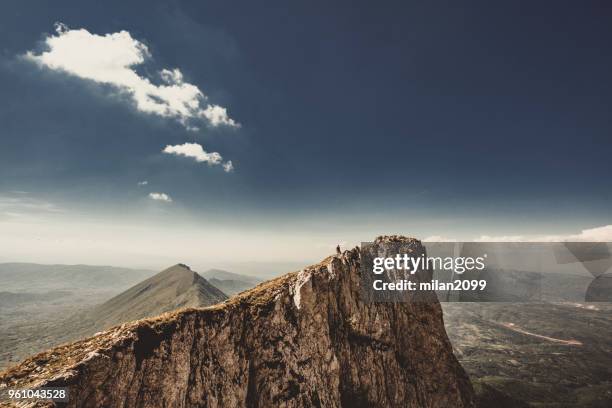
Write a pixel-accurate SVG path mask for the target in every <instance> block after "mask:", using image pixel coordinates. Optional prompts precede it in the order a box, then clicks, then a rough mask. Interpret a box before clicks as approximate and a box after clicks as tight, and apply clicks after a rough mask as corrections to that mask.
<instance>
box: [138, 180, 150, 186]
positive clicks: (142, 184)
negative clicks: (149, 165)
mask: <svg viewBox="0 0 612 408" xmlns="http://www.w3.org/2000/svg"><path fill="white" fill-rule="evenodd" d="M148 184H149V182H148V181H147V180H143V181H139V182H138V185H139V186H146V185H148Z"/></svg>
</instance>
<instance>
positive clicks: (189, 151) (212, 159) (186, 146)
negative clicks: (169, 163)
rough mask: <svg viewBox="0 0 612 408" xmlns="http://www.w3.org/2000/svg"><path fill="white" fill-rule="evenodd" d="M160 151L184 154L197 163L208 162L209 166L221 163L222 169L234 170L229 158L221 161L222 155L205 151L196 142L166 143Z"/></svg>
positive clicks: (178, 154)
mask: <svg viewBox="0 0 612 408" xmlns="http://www.w3.org/2000/svg"><path fill="white" fill-rule="evenodd" d="M162 153H166V154H173V155H175V156H184V157H189V158H191V159H194V160H195V161H197V162H198V163H208V164H209V165H210V166H215V165H222V166H223V171H225V172H226V173H229V172H231V171H233V170H234V164H233V163H232V161H231V160H229V161H227V162H225V163H223V157H222V156H221V155H220V154H219V153H217V152H211V153H209V152H207V151H205V150H204V148H203V147H202V145H200V144H198V143H183V144H182V145H174V146H172V145H167V146H166V147H165V148H164V150H162Z"/></svg>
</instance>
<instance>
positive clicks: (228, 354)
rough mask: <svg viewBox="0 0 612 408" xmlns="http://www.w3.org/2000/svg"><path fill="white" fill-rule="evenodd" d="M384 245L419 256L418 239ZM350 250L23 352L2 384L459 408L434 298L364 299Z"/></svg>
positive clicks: (82, 391) (84, 398) (169, 397)
mask: <svg viewBox="0 0 612 408" xmlns="http://www.w3.org/2000/svg"><path fill="white" fill-rule="evenodd" d="M391 240H393V241H394V242H398V240H399V241H401V242H403V244H405V245H403V246H402V248H410V251H421V252H422V251H423V248H422V246H421V244H420V242H419V241H416V240H414V239H410V238H404V237H384V238H378V239H377V240H376V243H375V245H377V246H380V247H381V248H383V249H384V246H385V245H386V244H387V243H388V242H390V241H391ZM360 259H361V257H360V250H359V249H357V248H356V249H354V250H350V251H345V252H344V253H342V254H339V255H336V256H332V257H329V258H327V259H325V260H324V261H322V262H321V263H319V264H317V265H313V266H311V267H308V268H305V269H304V270H302V271H300V272H295V273H290V274H288V275H285V276H282V277H280V278H277V279H275V280H272V281H269V282H265V283H263V284H260V285H259V286H257V287H256V288H254V289H252V290H250V291H248V292H244V293H242V294H240V295H238V296H236V297H234V298H231V299H230V300H228V301H226V302H224V303H222V304H219V305H216V306H212V307H208V308H205V309H186V310H182V311H179V312H175V313H172V314H166V315H162V316H160V317H158V318H154V319H148V320H142V321H138V322H135V323H132V324H127V325H123V326H121V327H116V328H113V329H111V330H108V331H106V332H104V333H101V334H99V335H98V336H95V337H93V338H90V339H87V340H83V341H80V342H77V343H72V344H69V345H65V346H62V347H59V348H56V349H54V350H51V351H48V352H46V353H42V354H40V355H37V356H34V357H32V358H30V359H28V360H26V361H25V362H23V363H22V364H21V365H19V366H17V367H15V368H13V369H11V370H9V371H8V372H5V373H4V374H2V375H0V385H1V386H19V387H26V386H35V385H46V386H66V387H69V389H70V402H69V403H68V406H70V407H195V406H197V407H351V408H353V407H469V406H473V398H474V396H473V390H472V386H471V384H470V382H469V380H468V378H467V376H466V374H465V372H464V371H463V369H462V368H461V366H460V365H459V363H458V362H457V360H456V359H455V357H454V356H453V354H452V349H451V345H450V342H449V340H448V338H447V336H446V332H445V330H444V325H443V321H442V311H441V308H440V304H439V303H438V302H437V301H436V302H407V303H364V302H363V301H362V300H361V298H360V293H359V292H360V288H359V285H360V278H359V275H360V273H361V272H360V267H359V266H360Z"/></svg>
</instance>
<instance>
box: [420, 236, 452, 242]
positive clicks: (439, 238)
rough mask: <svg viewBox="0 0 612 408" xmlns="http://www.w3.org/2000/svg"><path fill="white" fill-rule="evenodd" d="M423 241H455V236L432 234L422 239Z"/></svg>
mask: <svg viewBox="0 0 612 408" xmlns="http://www.w3.org/2000/svg"><path fill="white" fill-rule="evenodd" d="M422 241H423V242H457V240H456V239H455V238H448V237H445V236H442V235H432V236H430V237H427V238H425V239H423V240H422Z"/></svg>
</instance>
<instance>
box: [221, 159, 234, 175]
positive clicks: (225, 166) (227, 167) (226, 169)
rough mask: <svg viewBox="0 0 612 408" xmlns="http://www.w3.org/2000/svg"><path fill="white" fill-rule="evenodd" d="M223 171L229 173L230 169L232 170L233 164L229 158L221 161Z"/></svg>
mask: <svg viewBox="0 0 612 408" xmlns="http://www.w3.org/2000/svg"><path fill="white" fill-rule="evenodd" d="M223 171H224V172H226V173H231V172H232V171H234V164H233V163H232V161H231V160H228V161H226V162H225V163H223Z"/></svg>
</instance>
